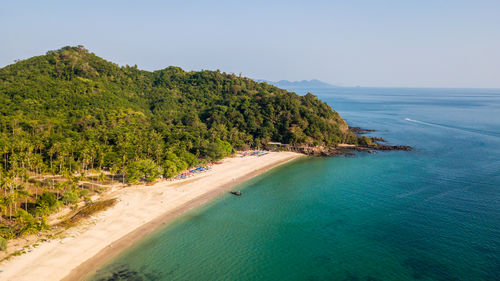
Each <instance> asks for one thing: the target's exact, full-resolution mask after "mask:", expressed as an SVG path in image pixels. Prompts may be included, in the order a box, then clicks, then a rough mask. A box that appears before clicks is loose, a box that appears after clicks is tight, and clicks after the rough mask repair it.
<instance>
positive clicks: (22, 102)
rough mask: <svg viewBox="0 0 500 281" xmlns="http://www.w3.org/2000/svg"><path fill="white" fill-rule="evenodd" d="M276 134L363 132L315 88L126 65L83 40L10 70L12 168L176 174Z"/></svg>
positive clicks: (299, 140) (3, 77)
mask: <svg viewBox="0 0 500 281" xmlns="http://www.w3.org/2000/svg"><path fill="white" fill-rule="evenodd" d="M269 141H277V142H282V143H288V144H294V145H295V144H304V145H326V146H332V145H335V144H336V143H339V142H348V143H354V142H357V137H356V136H355V135H354V134H352V133H350V132H349V131H348V130H347V125H346V123H345V122H344V120H342V118H341V117H340V116H339V114H337V113H336V112H335V111H333V110H332V109H331V108H330V107H329V106H328V105H327V104H326V103H324V102H322V101H320V100H318V98H316V97H315V96H314V95H312V94H307V95H305V96H298V95H297V94H295V93H291V92H287V91H285V90H282V89H279V88H277V87H274V86H271V85H268V84H266V83H257V82H255V81H253V80H251V79H248V78H244V77H238V76H235V75H234V74H226V73H221V72H220V71H191V72H186V71H183V70H182V69H180V68H178V67H167V68H165V69H162V70H158V71H154V72H149V71H143V70H139V69H137V67H136V66H134V67H130V66H124V67H120V66H118V65H116V64H114V63H111V62H108V61H106V60H104V59H102V58H100V57H98V56H96V55H94V54H93V53H90V52H88V51H87V50H86V49H85V48H83V47H82V46H77V47H64V48H62V49H60V50H56V51H49V52H47V53H46V55H43V56H37V57H33V58H30V59H26V60H22V61H19V62H17V63H15V64H12V65H9V66H6V67H4V68H2V69H0V157H1V158H0V159H1V166H0V167H1V168H2V170H3V172H6V171H11V170H14V169H18V168H20V169H21V168H22V169H27V170H32V171H33V170H37V171H45V172H51V173H61V172H64V171H86V170H89V169H101V168H105V167H107V168H108V169H113V168H114V169H115V170H124V169H125V168H126V167H127V166H128V165H131V163H134V162H136V161H139V160H141V161H145V160H147V161H150V163H153V162H154V163H155V164H157V165H159V166H160V167H162V168H164V169H165V171H170V174H172V173H173V172H175V171H178V170H180V169H182V168H186V167H187V166H191V165H194V164H196V162H197V161H198V159H218V158H221V157H223V156H225V155H228V154H229V153H231V152H232V151H234V149H245V148H250V147H260V146H262V145H263V144H265V143H267V142H269Z"/></svg>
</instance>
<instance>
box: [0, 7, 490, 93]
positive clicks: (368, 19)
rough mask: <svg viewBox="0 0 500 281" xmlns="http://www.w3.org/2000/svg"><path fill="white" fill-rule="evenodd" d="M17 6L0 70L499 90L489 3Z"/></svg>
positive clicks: (8, 14) (10, 10) (0, 50)
mask: <svg viewBox="0 0 500 281" xmlns="http://www.w3.org/2000/svg"><path fill="white" fill-rule="evenodd" d="M331 2H332V1H309V2H308V3H307V4H304V3H300V2H299V1H272V2H264V1H253V2H251V3H239V2H232V1H217V3H205V2H201V1H185V2H182V3H177V2H172V1H141V3H135V2H133V1H107V2H106V3H101V2H98V1H86V2H79V3H67V2H63V1H48V2H47V1H46V2H40V3H39V2H36V1H25V2H23V3H20V2H16V3H4V5H3V6H4V7H3V8H2V10H1V11H0V23H2V25H3V26H4V27H6V28H4V29H3V30H2V31H1V32H0V34H1V37H2V39H3V41H4V42H3V44H1V45H0V67H4V66H6V65H9V64H12V63H13V62H14V60H17V59H26V58H29V57H32V56H37V55H43V54H45V52H46V51H48V50H54V49H59V48H61V47H63V46H67V45H72V46H74V45H84V46H85V47H86V48H87V49H89V51H91V52H93V53H95V54H96V55H98V56H100V57H103V58H104V59H106V60H109V61H112V62H115V63H118V64H119V65H126V64H128V65H134V64H137V66H138V67H139V68H140V69H144V70H157V69H162V68H165V67H167V66H170V65H175V66H179V67H181V68H183V69H185V70H200V69H209V70H216V69H220V70H221V71H224V72H228V73H236V74H240V73H241V74H242V75H244V76H247V77H250V78H253V79H265V80H270V81H279V80H289V81H301V80H311V79H318V80H321V81H324V82H326V83H329V84H332V85H338V86H345V87H349V86H361V87H396V88H397V87H404V88H414V87H425V88H500V79H498V75H499V73H500V52H498V50H499V49H500V18H499V17H498V14H500V2H498V1H474V2H470V1H451V0H446V1H439V2H438V1H419V2H418V3H409V2H406V1H405V2H400V1H395V2H393V1H381V2H376V3H374V2H373V1H349V2H344V3H340V2H335V3H331Z"/></svg>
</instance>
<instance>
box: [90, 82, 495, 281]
mask: <svg viewBox="0 0 500 281" xmlns="http://www.w3.org/2000/svg"><path fill="white" fill-rule="evenodd" d="M310 91H311V92H312V93H314V94H316V95H318V96H319V98H320V99H322V100H324V101H326V102H327V103H328V104H329V105H331V106H332V107H333V108H334V109H335V110H336V111H338V112H339V113H340V114H341V115H342V117H343V118H344V119H346V120H347V122H348V123H349V125H351V126H358V127H362V128H367V129H374V130H376V132H373V133H371V134H372V135H376V136H380V137H383V138H385V139H386V140H388V141H389V143H390V144H401V145H410V146H412V147H413V148H414V150H413V151H411V152H405V151H391V152H377V153H376V154H368V153H357V154H356V155H355V156H353V157H332V158H312V157H307V158H303V159H299V160H296V161H294V162H292V163H289V164H285V165H284V166H281V167H278V168H276V169H273V170H271V171H269V172H267V173H265V174H263V175H261V176H258V177H256V178H254V179H252V180H250V181H248V182H246V183H244V184H242V185H241V186H240V187H238V188H237V189H241V190H242V192H243V196H241V197H236V196H231V195H229V194H226V195H222V196H220V197H218V198H217V199H215V200H214V201H212V202H210V203H208V204H207V205H204V206H202V207H200V208H197V209H194V210H192V211H189V212H188V213H186V214H185V215H183V216H181V217H179V218H178V219H176V220H175V221H174V222H172V223H171V224H169V225H167V226H166V227H164V228H162V229H159V230H158V231H156V232H155V233H153V234H152V235H150V236H148V237H147V238H145V239H143V240H142V241H140V242H139V243H137V244H135V245H134V246H132V247H131V248H129V249H127V250H126V251H125V252H124V253H123V254H122V255H121V256H120V257H118V258H117V259H115V260H113V261H112V262H110V263H109V264H107V265H104V266H103V267H102V268H100V269H99V270H98V272H97V274H96V275H94V276H92V277H91V278H90V279H89V280H366V281H368V280H371V281H373V280H474V281H477V280H500V90H494V89H398V88H334V89H310ZM298 92H301V91H298Z"/></svg>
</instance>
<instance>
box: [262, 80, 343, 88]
mask: <svg viewBox="0 0 500 281" xmlns="http://www.w3.org/2000/svg"><path fill="white" fill-rule="evenodd" d="M256 81H258V82H266V83H267V84H270V85H274V86H276V87H278V88H283V89H287V90H291V89H329V88H338V87H339V86H335V85H331V84H328V83H326V82H323V81H320V80H317V79H313V80H302V81H288V80H280V81H277V82H273V81H268V80H256Z"/></svg>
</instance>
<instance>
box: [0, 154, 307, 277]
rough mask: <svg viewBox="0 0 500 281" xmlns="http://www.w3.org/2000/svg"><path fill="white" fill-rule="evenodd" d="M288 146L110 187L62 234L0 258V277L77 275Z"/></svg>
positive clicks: (280, 159) (273, 161)
mask: <svg viewBox="0 0 500 281" xmlns="http://www.w3.org/2000/svg"><path fill="white" fill-rule="evenodd" d="M301 156H302V154H298V153H293V152H270V153H268V154H267V155H264V156H261V157H257V156H247V157H232V158H226V159H224V160H223V163H222V164H219V165H215V166H214V167H213V169H212V170H210V171H208V172H205V173H202V174H198V175H196V176H194V177H191V178H188V179H184V180H177V181H161V182H158V183H156V184H155V185H154V186H144V185H137V186H131V187H127V188H122V189H118V190H116V191H114V192H113V193H112V194H110V195H109V196H111V197H112V198H117V199H118V203H117V204H116V205H115V206H113V207H112V208H110V209H108V210H106V211H104V212H101V213H99V214H97V215H95V216H94V217H92V218H90V219H88V220H86V221H85V222H83V223H82V224H80V225H79V226H76V227H74V228H71V229H69V230H67V231H66V233H65V235H64V236H63V238H61V239H53V240H51V241H49V242H44V243H42V244H40V245H39V246H38V247H37V248H35V249H33V250H32V251H31V252H28V253H26V254H23V255H21V256H17V257H13V258H11V259H10V260H8V261H4V262H2V263H0V270H3V272H1V273H0V280H18V281H21V280H38V281H43V280H80V279H82V278H84V277H86V276H89V275H91V274H93V273H94V272H95V270H97V269H98V268H99V266H100V265H102V264H103V263H105V262H107V261H109V260H110V259H112V258H113V257H115V256H117V255H118V254H120V253H121V252H122V251H123V250H124V249H126V248H127V247H128V246H130V245H132V244H133V243H134V242H136V241H137V240H140V239H141V238H143V237H144V236H145V235H146V234H148V233H150V232H152V231H154V230H155V229H157V228H158V227H159V226H161V225H163V224H165V223H167V222H168V221H169V220H171V219H173V218H175V217H176V216H178V215H180V214H182V213H184V212H186V211H187V210H189V209H192V208H195V207H197V206H200V205H201V204H203V203H205V202H207V201H209V200H210V199H213V198H214V197H216V196H217V195H220V194H221V193H223V192H226V191H227V190H228V189H230V188H231V187H232V186H235V185H237V184H239V183H241V182H243V181H246V180H248V179H250V178H252V177H254V176H256V175H259V174H261V173H263V172H265V171H267V170H269V169H272V168H273V167H276V166H278V165H281V164H283V163H286V162H288V161H291V160H293V159H296V158H298V157H301Z"/></svg>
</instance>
